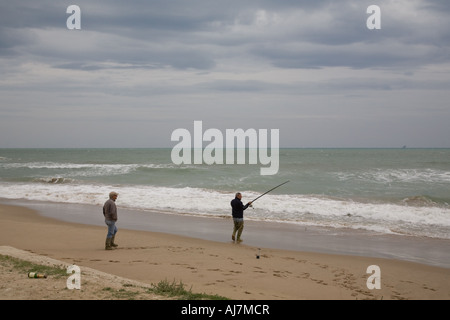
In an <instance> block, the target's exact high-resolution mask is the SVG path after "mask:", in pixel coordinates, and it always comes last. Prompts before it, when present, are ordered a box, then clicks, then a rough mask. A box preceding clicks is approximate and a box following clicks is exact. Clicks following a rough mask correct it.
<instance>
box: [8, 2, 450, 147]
mask: <svg viewBox="0 0 450 320" xmlns="http://www.w3.org/2000/svg"><path fill="white" fill-rule="evenodd" d="M72 4H75V5H78V6H79V7H80V9H81V30H69V29H68V28H67V26H66V20H67V18H69V16H70V14H68V13H66V10H67V7H68V6H70V5H72ZM372 4H375V5H378V6H379V7H380V9H381V30H369V29H368V28H367V26H366V21H367V19H368V18H369V16H370V14H368V13H367V12H366V10H367V8H368V7H369V6H370V5H372ZM449 30H450V1H447V0H395V1H393V0H370V1H365V0H362V1H359V0H358V1H356V0H352V1H350V0H342V1H328V0H316V1H305V0H278V1H275V0H260V1H256V0H245V1H241V0H239V1H238V0H223V1H214V0H170V1H168V0H161V1H159V0H158V1H152V0H145V1H144V0H133V1H112V0H108V1H106V0H104V1H100V0H98V1H87V0H71V1H54V0H53V1H50V0H39V1H37V0H15V1H9V0H0V147H173V146H174V145H175V144H176V142H172V141H171V133H172V132H173V131H174V130H175V129H177V128H186V129H188V130H189V131H191V132H193V123H194V120H201V121H203V128H204V130H206V129H208V128H217V129H220V130H225V129H237V128H242V129H249V128H254V129H279V130H280V145H281V146H282V147H401V146H403V145H407V146H408V147H450V139H449V138H450V102H449V100H450V31H449Z"/></svg>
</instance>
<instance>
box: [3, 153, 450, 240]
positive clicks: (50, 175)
mask: <svg viewBox="0 0 450 320" xmlns="http://www.w3.org/2000/svg"><path fill="white" fill-rule="evenodd" d="M171 151H172V149H170V148H167V149H165V148H161V149H160V148H149V149H145V148H142V149H123V148H122V149H120V148H119V149H104V148H98V149H0V198H3V199H14V200H31V201H45V202H52V203H66V204H68V203H70V204H87V205H98V206H100V205H103V203H104V202H105V200H106V199H107V198H108V194H109V192H110V191H116V192H118V193H119V198H118V200H117V202H118V204H120V207H121V208H128V209H133V210H140V211H141V212H142V213H143V214H145V213H147V212H148V213H149V212H155V211H156V212H160V213H167V214H171V215H183V216H199V217H211V218H217V219H229V217H230V215H231V207H230V201H231V200H232V199H233V198H234V195H235V193H236V192H241V193H242V196H243V199H242V200H243V202H244V203H246V202H248V201H252V200H254V199H255V198H257V197H259V196H260V195H261V194H263V193H265V192H266V191H268V190H270V189H272V188H274V187H275V186H277V185H279V184H282V183H284V182H287V181H288V182H287V183H285V184H283V185H282V186H280V187H278V188H276V189H274V190H272V191H271V192H269V193H267V194H265V195H264V196H262V197H260V198H259V199H257V200H256V201H255V202H254V203H253V206H252V208H249V209H247V210H246V211H245V219H246V220H254V221H265V222H277V223H284V224H291V225H300V226H305V227H308V226H317V227H324V228H330V229H335V230H338V229H347V230H348V229H355V230H364V231H368V232H372V233H377V234H395V235H402V236H415V237H426V238H437V239H450V149H410V148H400V149H319V148H317V149H316V148H314V149H302V148H300V149H295V148H285V149H283V148H282V149H280V150H279V170H278V173H277V174H274V175H261V174H260V169H261V165H260V164H212V165H208V164H189V165H185V164H181V165H178V164H174V163H173V161H172V159H171Z"/></svg>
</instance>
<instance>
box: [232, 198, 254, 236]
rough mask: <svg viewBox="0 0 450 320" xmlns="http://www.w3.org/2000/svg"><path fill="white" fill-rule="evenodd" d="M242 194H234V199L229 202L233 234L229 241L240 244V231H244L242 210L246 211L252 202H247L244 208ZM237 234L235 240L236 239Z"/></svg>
mask: <svg viewBox="0 0 450 320" xmlns="http://www.w3.org/2000/svg"><path fill="white" fill-rule="evenodd" d="M241 199H242V194H241V193H240V192H238V193H236V195H235V198H234V199H233V200H231V208H232V211H231V214H232V216H233V223H234V228H233V234H232V235H231V239H232V240H233V241H235V240H236V242H238V243H239V242H242V239H241V234H242V230H244V210H245V209H247V208H248V207H249V206H250V205H251V204H252V202H248V203H247V204H246V205H245V206H244V204H243V203H242V201H241ZM236 232H237V238H236Z"/></svg>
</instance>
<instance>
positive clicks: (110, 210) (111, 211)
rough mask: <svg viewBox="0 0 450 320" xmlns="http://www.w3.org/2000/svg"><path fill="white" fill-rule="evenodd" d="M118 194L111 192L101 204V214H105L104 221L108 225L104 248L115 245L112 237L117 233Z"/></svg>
mask: <svg viewBox="0 0 450 320" xmlns="http://www.w3.org/2000/svg"><path fill="white" fill-rule="evenodd" d="M118 195H119V194H118V193H117V192H111V193H110V194H109V199H108V200H106V202H105V204H104V205H103V215H104V216H105V223H106V225H107V226H108V234H107V235H106V242H105V250H112V249H113V248H114V247H117V244H115V243H114V239H115V237H116V233H117V227H116V222H117V207H116V200H117V196H118Z"/></svg>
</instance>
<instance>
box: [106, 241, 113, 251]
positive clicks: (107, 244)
mask: <svg viewBox="0 0 450 320" xmlns="http://www.w3.org/2000/svg"><path fill="white" fill-rule="evenodd" d="M105 250H113V247H112V246H111V238H106V241H105Z"/></svg>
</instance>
